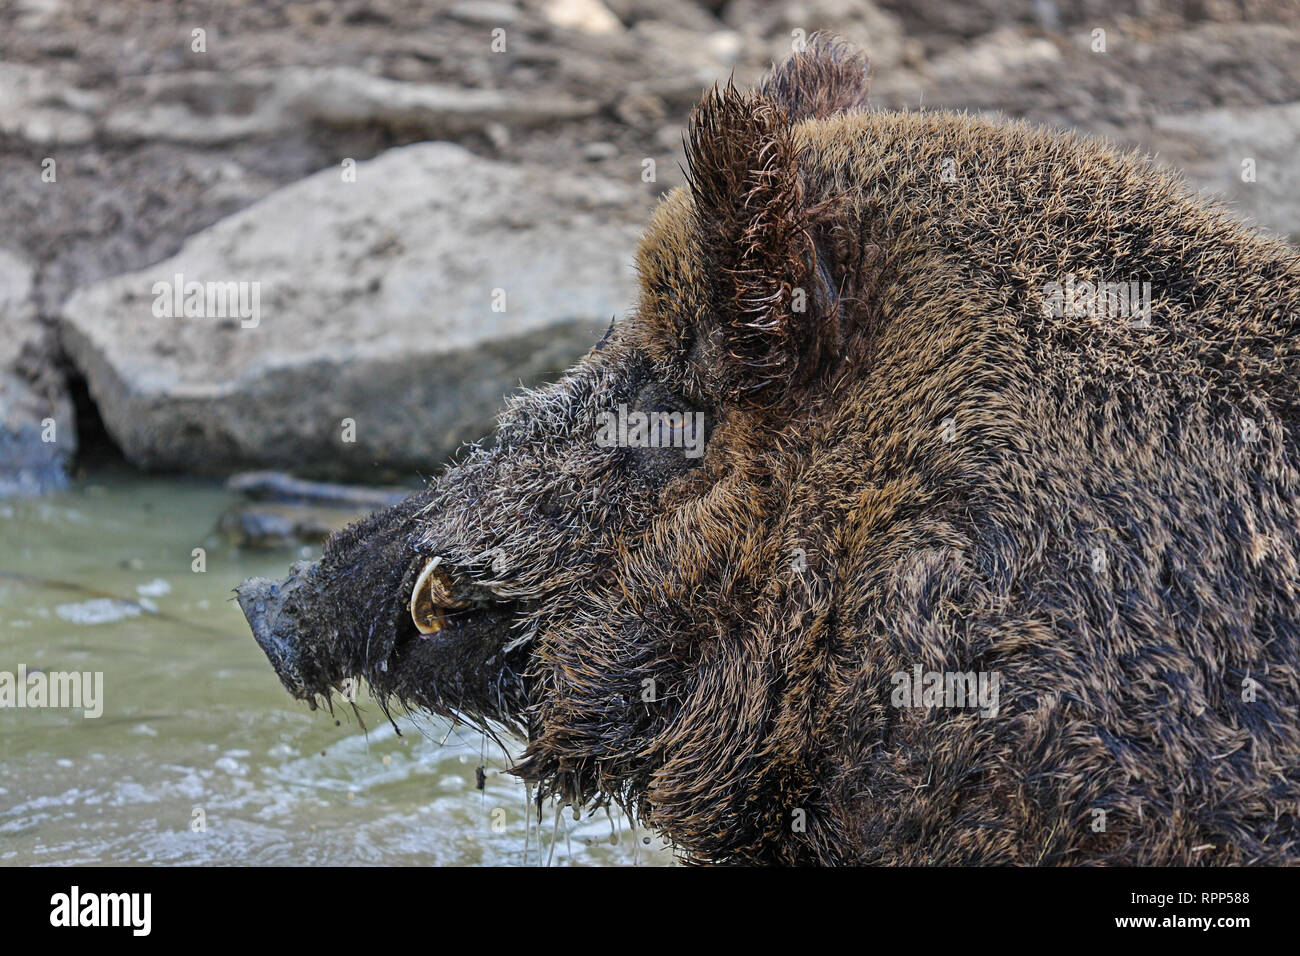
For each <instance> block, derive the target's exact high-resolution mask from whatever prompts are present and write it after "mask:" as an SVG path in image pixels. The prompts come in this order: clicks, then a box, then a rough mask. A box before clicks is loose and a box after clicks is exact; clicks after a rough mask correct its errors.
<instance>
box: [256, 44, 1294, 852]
mask: <svg viewBox="0 0 1300 956" xmlns="http://www.w3.org/2000/svg"><path fill="white" fill-rule="evenodd" d="M866 75H867V63H866V61H865V58H864V57H863V56H862V55H861V54H859V53H857V52H855V51H853V50H852V49H849V48H846V47H845V46H844V45H842V44H841V43H839V42H838V41H833V40H828V39H824V38H818V39H817V41H816V42H814V43H813V44H812V45H811V46H810V47H809V48H808V49H807V50H805V51H804V52H801V53H798V54H796V55H794V56H792V57H791V58H790V59H789V60H788V61H786V62H785V63H784V64H783V65H781V66H779V67H776V68H775V69H774V71H773V72H772V73H771V74H770V75H769V76H768V78H767V79H766V80H765V81H764V82H763V83H762V84H761V86H760V87H759V88H758V89H757V90H755V91H742V90H738V89H736V88H735V87H734V86H733V85H731V84H727V85H726V86H724V87H720V88H719V87H715V88H714V89H712V90H711V91H709V92H708V93H707V94H706V95H705V97H704V99H703V101H702V102H701V103H700V105H699V106H698V108H697V109H696V110H695V112H694V113H693V115H692V118H691V122H690V128H689V134H688V150H687V154H688V165H689V170H688V174H689V186H688V187H687V188H683V189H679V190H677V191H674V192H672V193H671V194H669V195H668V196H666V197H665V198H664V200H663V201H662V202H661V204H660V205H659V207H658V208H657V210H656V212H655V213H654V216H653V219H652V221H651V223H650V226H649V229H648V231H647V232H646V234H645V236H644V238H643V240H642V242H641V245H640V248H639V252H638V256H637V266H638V269H639V274H640V295H639V301H638V302H637V303H636V304H635V309H634V311H633V312H632V314H631V315H630V316H629V317H628V318H627V319H626V320H625V321H623V322H622V323H619V324H617V325H616V326H614V327H613V328H612V329H611V331H610V333H609V334H608V335H607V337H606V339H605V340H604V341H602V342H601V343H600V344H598V345H597V346H596V347H595V348H593V350H592V351H591V352H590V353H589V354H588V355H587V356H586V357H585V358H583V359H582V360H581V361H580V362H579V363H578V364H577V365H576V366H575V367H574V368H573V369H572V370H571V371H570V372H569V373H568V375H567V376H566V377H565V378H563V380H561V381H560V382H558V383H556V384H553V385H550V386H548V387H544V388H540V389H537V390H535V391H531V392H527V393H525V394H523V395H521V396H519V397H516V398H515V399H514V400H513V401H511V402H510V403H509V406H508V408H507V409H506V411H505V412H504V413H503V416H502V418H501V420H500V427H499V431H498V433H497V435H496V438H495V441H494V442H493V443H492V444H491V445H490V446H489V445H484V446H480V447H476V448H474V449H472V450H471V451H470V452H469V453H468V454H467V455H466V456H465V457H464V459H463V460H462V461H461V462H460V463H459V464H457V465H455V466H454V467H451V468H450V469H449V470H447V471H446V472H445V473H444V474H443V475H442V476H441V477H440V478H438V479H437V480H435V481H434V482H432V483H431V485H430V487H429V488H428V490H426V491H424V492H422V493H420V494H417V495H415V496H414V497H412V498H411V499H410V500H408V501H407V502H405V503H404V504H402V505H400V506H398V507H396V508H393V509H391V510H389V511H385V512H382V513H380V514H377V515H375V516H374V517H371V518H370V519H369V520H367V521H365V522H363V523H361V524H358V525H357V526H355V527H353V528H350V529H348V530H346V531H344V532H342V533H340V534H338V535H337V536H335V537H334V538H333V539H332V540H331V541H330V542H329V543H328V545H327V546H326V548H325V550H324V554H323V557H322V558H321V560H320V561H319V562H318V563H316V564H312V565H299V566H296V567H295V569H294V570H293V572H292V573H291V574H290V576H289V577H288V578H287V579H286V580H284V581H281V582H270V581H266V580H252V581H249V582H247V583H246V584H245V585H243V586H242V588H241V589H240V591H239V601H240V603H241V605H242V606H243V608H244V611H245V613H246V615H247V616H248V619H249V621H250V623H251V625H252V628H253V631H254V633H255V635H256V637H257V639H258V641H259V642H260V643H261V645H262V647H263V648H265V650H266V652H267V654H268V655H269V656H270V658H271V661H272V663H273V664H274V666H275V669H276V671H277V672H278V673H279V675H280V677H281V679H282V681H283V683H284V684H285V686H286V687H287V688H288V689H289V690H290V692H291V693H293V694H294V695H295V696H296V697H299V698H302V699H304V700H311V701H315V700H316V699H317V698H320V697H322V696H328V695H329V694H330V693H331V688H334V687H337V686H338V685H339V683H340V682H341V681H343V680H344V679H346V678H349V677H364V678H365V680H366V681H367V682H368V683H369V685H370V687H371V688H372V691H373V693H374V694H375V695H376V696H377V697H378V698H379V699H380V700H381V701H385V702H388V701H394V702H398V703H400V704H402V705H405V706H408V707H413V708H420V709H423V710H427V711H432V712H434V713H437V714H442V715H449V716H451V717H455V718H461V719H465V720H468V721H473V722H476V723H478V724H486V725H491V726H494V727H505V728H508V729H510V730H512V731H515V732H517V733H518V734H520V735H521V736H522V737H523V738H524V739H525V740H526V742H527V746H526V750H525V751H524V756H523V757H522V759H521V761H520V762H519V763H518V765H517V766H516V767H514V768H513V769H514V772H516V773H518V774H519V775H520V776H522V777H523V778H524V779H526V780H528V781H530V782H531V783H532V784H534V785H536V786H537V787H539V788H540V792H541V793H542V794H544V795H548V796H549V795H553V796H555V797H557V798H558V799H560V800H561V801H563V802H566V803H571V804H574V805H577V806H581V805H591V804H593V803H600V802H604V801H612V802H615V803H617V804H618V805H621V806H623V807H625V808H627V809H628V810H629V811H630V812H631V813H633V814H634V815H635V816H636V817H637V818H638V819H640V820H641V821H642V822H643V823H645V824H646V825H648V826H651V827H654V828H656V829H658V830H659V831H660V832H661V833H662V834H663V835H664V836H665V838H667V839H668V840H669V841H671V842H672V844H673V845H674V846H675V847H676V848H677V850H678V852H679V853H680V854H681V855H682V856H683V857H684V858H687V859H690V860H701V861H717V862H732V863H765V864H766V863H780V864H802V863H815V864H834V863H891V864H915V863H925V864H992V863H1014V864H1067V863H1117V864H1225V863H1278V862H1294V861H1296V860H1297V859H1300V842H1298V841H1300V830H1298V829H1297V814H1298V813H1300V675H1298V673H1297V661H1298V660H1300V609H1298V608H1297V597H1298V596H1300V594H1298V592H1300V565H1298V562H1297V559H1298V558H1300V500H1298V496H1300V446H1297V430H1298V429H1300V390H1298V389H1297V383H1298V381H1300V334H1297V316H1300V260H1298V257H1297V255H1296V253H1295V251H1294V250H1293V249H1292V248H1290V247H1288V246H1287V245H1286V244H1285V243H1283V242H1281V241H1276V240H1273V239H1269V238H1267V237H1265V236H1262V235H1260V234H1258V233H1256V232H1255V231H1252V230H1251V229H1249V228H1246V227H1244V226H1243V225H1241V224H1240V223H1239V222H1237V221H1235V220H1234V219H1233V218H1231V217H1230V216H1229V215H1228V214H1227V213H1226V212H1225V211H1222V210H1220V209H1217V208H1215V207H1213V206H1212V205H1209V204H1208V203H1207V202H1205V201H1203V200H1200V199H1198V198H1196V197H1194V196H1192V195H1190V194H1189V192H1188V191H1187V190H1186V188H1185V187H1184V186H1183V185H1182V184H1181V182H1180V181H1179V180H1178V179H1177V177H1176V176H1175V175H1173V174H1172V173H1170V172H1168V171H1163V170H1161V169H1159V168H1157V167H1155V166H1153V165H1152V164H1150V163H1149V162H1147V161H1146V160H1145V159H1143V158H1142V157H1140V156H1136V155H1132V154H1127V153H1121V152H1117V151H1115V150H1113V149H1111V148H1108V147H1107V146H1105V145H1102V144H1099V143H1095V142H1092V141H1089V140H1087V139H1083V138H1080V137H1079V136H1075V135H1070V134H1067V133H1058V132H1048V131H1044V130H1039V129H1034V128H1030V127H1028V126H1026V125H1023V124H1018V123H1013V124H1008V123H999V122H990V121H987V120H984V119H977V118H973V117H968V116H963V115H954V114H950V113H936V112H890V111H880V110H872V109H867V108H866V91H867V79H866ZM655 412H663V413H678V414H677V415H676V416H675V417H669V416H665V415H652V414H649V413H655ZM637 413H640V414H637ZM691 442H695V446H694V447H696V448H697V450H698V452H699V453H698V454H695V455H691V454H688V453H687V452H688V451H689V449H690V448H691V447H692V445H691Z"/></svg>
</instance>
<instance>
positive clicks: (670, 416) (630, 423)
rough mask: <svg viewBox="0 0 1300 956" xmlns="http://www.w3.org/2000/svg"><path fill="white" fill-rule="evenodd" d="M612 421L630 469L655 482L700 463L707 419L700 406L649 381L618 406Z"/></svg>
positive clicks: (656, 483)
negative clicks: (624, 403) (630, 466)
mask: <svg viewBox="0 0 1300 956" xmlns="http://www.w3.org/2000/svg"><path fill="white" fill-rule="evenodd" d="M614 424H615V425H616V426H617V428H618V435H617V437H618V442H617V443H618V444H619V445H621V446H623V447H625V448H626V449H627V453H628V457H629V460H630V463H631V465H632V467H633V469H634V470H635V471H636V472H637V473H638V475H639V476H640V477H642V478H643V479H644V480H647V481H649V482H650V483H651V484H653V485H658V484H662V483H663V482H666V481H667V480H669V479H671V478H673V477H674V476H676V475H679V474H681V473H683V472H685V471H687V470H689V469H691V468H694V467H696V466H697V465H699V464H700V463H701V461H702V459H703V455H704V447H705V443H706V440H707V438H708V427H709V424H710V423H709V422H708V420H707V416H706V415H705V413H704V411H703V409H700V408H695V407H692V405H691V403H690V402H688V401H687V400H686V399H685V398H684V397H683V396H681V395H679V394H676V393H675V392H674V391H673V390H672V389H671V388H669V387H667V386H666V385H664V384H662V383H660V382H658V381H650V382H647V383H646V384H645V385H643V386H642V387H641V388H640V389H638V391H637V393H636V394H635V395H634V396H633V397H632V400H631V401H629V402H627V404H626V405H624V406H620V408H619V411H618V413H617V420H616V421H615V423H614Z"/></svg>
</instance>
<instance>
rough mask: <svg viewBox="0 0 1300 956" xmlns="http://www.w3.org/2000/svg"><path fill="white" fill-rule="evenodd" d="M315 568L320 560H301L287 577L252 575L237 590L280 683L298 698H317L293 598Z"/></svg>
mask: <svg viewBox="0 0 1300 956" xmlns="http://www.w3.org/2000/svg"><path fill="white" fill-rule="evenodd" d="M315 568H316V562H309V561H298V562H296V563H294V564H293V565H291V566H290V568H289V575H288V576H287V577H285V578H282V579H280V580H278V581H273V580H271V579H270V578H249V579H248V580H247V581H245V582H244V583H243V584H241V585H240V586H239V587H238V588H236V589H235V594H236V597H237V599H238V600H239V607H240V609H241V610H242V611H243V612H244V617H246V618H247V619H248V623H249V626H250V627H251V628H252V631H253V637H254V638H256V639H257V643H258V645H259V646H260V647H261V648H262V650H263V651H264V652H265V653H266V656H267V658H268V659H269V660H270V661H271V666H272V667H274V668H275V672H276V674H277V675H278V676H279V678H280V682H281V683H282V684H284V686H285V689H286V690H288V691H289V693H290V694H292V695H293V696H294V697H297V698H299V699H300V700H309V701H310V700H314V698H315V694H316V691H315V690H314V689H312V688H310V687H308V682H307V679H306V675H305V671H306V667H305V666H304V664H305V661H304V659H303V652H302V648H301V647H300V646H299V644H298V640H297V631H298V628H297V623H296V621H295V619H294V614H293V612H292V610H291V602H290V600H289V598H290V596H291V595H292V594H293V593H294V592H295V591H297V590H298V589H299V588H301V587H303V585H304V583H305V582H307V581H308V580H309V579H310V577H311V573H312V571H313V570H315Z"/></svg>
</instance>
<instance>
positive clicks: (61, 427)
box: [0, 249, 77, 497]
mask: <svg viewBox="0 0 1300 956" xmlns="http://www.w3.org/2000/svg"><path fill="white" fill-rule="evenodd" d="M46 338H47V336H46V335H45V330H44V328H43V327H42V326H41V324H40V322H39V321H38V320H37V318H36V309H35V307H34V305H33V303H32V267H31V266H30V265H29V264H28V263H26V262H24V261H23V260H22V259H20V258H18V257H17V256H16V255H14V254H13V253H11V252H8V251H6V250H4V249H0V497H6V496H9V495H15V494H38V493H40V492H43V491H48V490H51V489H53V488H58V487H61V486H62V485H63V484H64V483H65V482H66V478H67V469H68V467H69V465H70V464H71V461H72V457H73V455H74V454H75V453H76V449H77V432H76V422H75V417H74V413H73V404H72V400H71V399H70V398H69V396H68V393H67V390H66V388H65V387H64V382H63V378H62V376H61V375H60V374H59V373H58V372H57V370H56V369H55V368H54V366H53V363H52V358H51V352H52V350H51V348H50V343H49V342H48V341H46Z"/></svg>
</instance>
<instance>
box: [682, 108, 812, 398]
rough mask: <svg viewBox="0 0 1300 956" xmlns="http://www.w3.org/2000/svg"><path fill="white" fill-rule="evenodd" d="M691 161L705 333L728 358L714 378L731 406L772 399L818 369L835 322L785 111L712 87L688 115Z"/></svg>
mask: <svg viewBox="0 0 1300 956" xmlns="http://www.w3.org/2000/svg"><path fill="white" fill-rule="evenodd" d="M686 155H687V161H688V166H689V169H688V171H687V176H688V179H689V181H690V188H691V192H692V195H693V197H694V206H695V210H694V216H695V232H696V236H697V238H698V242H699V249H700V253H701V256H702V258H703V262H702V263H701V265H702V272H701V275H702V276H703V277H704V279H703V281H704V282H705V283H706V284H707V289H705V290H703V291H704V292H705V296H706V305H707V312H708V313H709V315H710V317H711V319H710V325H711V326H712V327H711V328H710V329H709V330H708V331H709V333H710V335H711V337H712V338H713V339H714V340H715V341H717V342H718V344H719V345H720V346H721V349H722V351H723V353H724V356H725V357H724V359H723V363H724V365H725V366H726V367H725V368H715V369H712V370H711V371H710V375H711V377H713V378H714V380H715V382H716V384H717V386H718V387H719V388H720V389H721V390H722V391H723V392H724V393H725V394H726V397H728V398H730V399H732V400H744V401H751V402H754V403H761V402H766V401H770V400H772V399H775V398H777V397H779V396H780V395H781V394H783V393H785V392H786V391H788V390H789V389H790V388H791V387H793V386H796V385H798V384H800V383H801V382H802V381H804V380H806V378H807V376H808V375H809V374H810V373H811V371H812V370H813V369H815V368H816V367H817V365H818V364H819V362H820V360H821V356H822V353H823V350H824V349H825V348H826V346H828V345H830V344H831V343H832V342H833V341H834V336H835V330H834V328H833V324H834V323H835V321H836V316H837V308H836V303H835V295H836V292H837V289H836V288H835V287H834V285H833V280H831V278H830V276H829V273H828V272H827V270H826V267H825V265H824V264H821V265H819V261H818V255H817V247H816V244H815V243H814V240H813V219H814V217H815V215H816V213H817V210H813V209H810V208H809V207H808V204H807V202H806V201H805V197H804V184H803V180H802V177H801V174H800V171H799V167H798V164H797V159H798V156H797V149H796V146H795V140H794V133H793V130H792V128H791V124H790V118H789V114H788V112H787V109H786V107H785V106H784V105H782V104H781V103H779V102H777V101H776V100H774V99H772V98H770V97H768V96H765V95H763V94H762V93H761V92H756V93H741V92H739V91H737V89H736V88H735V86H733V85H732V84H731V83H730V82H729V83H728V84H727V85H726V86H725V87H723V88H718V87H714V88H713V89H711V90H710V91H709V92H708V93H707V94H706V95H705V97H704V100H703V102H701V103H700V105H699V106H698V107H696V109H695V112H694V113H693V114H692V115H691V123H690V131H689V135H688V139H687V146H686ZM714 323H716V325H714ZM828 325H830V326H832V327H830V328H828ZM701 331H704V330H701ZM832 347H833V346H832Z"/></svg>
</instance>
